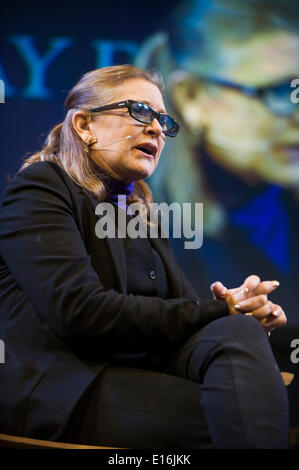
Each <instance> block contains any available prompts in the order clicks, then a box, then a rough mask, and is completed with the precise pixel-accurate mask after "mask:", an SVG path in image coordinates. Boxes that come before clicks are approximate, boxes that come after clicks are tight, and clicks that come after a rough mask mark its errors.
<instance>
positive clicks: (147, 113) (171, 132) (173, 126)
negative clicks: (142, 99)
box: [130, 101, 179, 137]
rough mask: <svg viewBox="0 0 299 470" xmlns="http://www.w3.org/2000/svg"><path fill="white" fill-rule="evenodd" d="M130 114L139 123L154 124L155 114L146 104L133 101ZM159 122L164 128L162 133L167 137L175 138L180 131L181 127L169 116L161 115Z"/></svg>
mask: <svg viewBox="0 0 299 470" xmlns="http://www.w3.org/2000/svg"><path fill="white" fill-rule="evenodd" d="M130 114H131V116H132V117H133V118H134V119H136V120H137V121H139V122H144V123H145V124H150V123H151V122H153V119H154V117H155V113H154V112H153V110H152V109H151V108H150V107H149V106H148V105H147V104H145V103H139V102H137V101H133V102H132V101H131V103H130ZM159 122H160V125H161V127H162V131H163V132H164V134H165V135H168V136H170V137H175V136H176V135H177V133H178V130H179V125H178V124H177V123H176V122H175V121H174V120H173V119H172V118H171V117H170V116H168V115H167V114H160V117H159Z"/></svg>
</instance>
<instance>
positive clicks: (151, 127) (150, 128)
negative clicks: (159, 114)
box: [144, 118, 163, 136]
mask: <svg viewBox="0 0 299 470" xmlns="http://www.w3.org/2000/svg"><path fill="white" fill-rule="evenodd" d="M144 130H145V132H146V133H148V134H152V135H157V136H159V135H161V134H162V132H163V131H162V127H161V124H160V123H159V121H158V119H157V118H154V119H153V121H152V122H151V123H150V124H147V125H146V126H145V128H144Z"/></svg>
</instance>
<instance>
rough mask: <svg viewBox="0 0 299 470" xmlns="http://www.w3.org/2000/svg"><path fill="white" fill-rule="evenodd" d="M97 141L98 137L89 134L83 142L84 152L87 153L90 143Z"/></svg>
mask: <svg viewBox="0 0 299 470" xmlns="http://www.w3.org/2000/svg"><path fill="white" fill-rule="evenodd" d="M97 141H98V139H97V138H96V137H94V136H92V135H91V136H90V137H89V138H88V139H87V140H86V141H84V144H85V148H84V150H85V152H86V153H88V152H89V147H90V146H91V145H92V144H95V143H96V142H97Z"/></svg>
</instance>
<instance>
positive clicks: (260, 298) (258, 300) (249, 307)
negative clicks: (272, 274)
mask: <svg viewBox="0 0 299 470" xmlns="http://www.w3.org/2000/svg"><path fill="white" fill-rule="evenodd" d="M236 297H237V296H234V299H235V298H236ZM267 302H268V298H267V296H266V295H256V296H254V297H250V298H249V299H246V300H243V301H242V302H238V303H237V304H235V306H234V307H235V309H236V310H238V311H241V312H252V311H254V310H256V309H258V308H260V307H263V306H264V305H265V304H266V303H267Z"/></svg>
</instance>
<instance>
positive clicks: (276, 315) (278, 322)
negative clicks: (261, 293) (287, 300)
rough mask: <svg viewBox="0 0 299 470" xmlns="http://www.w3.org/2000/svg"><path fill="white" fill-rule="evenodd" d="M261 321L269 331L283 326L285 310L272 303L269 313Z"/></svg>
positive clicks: (285, 320)
mask: <svg viewBox="0 0 299 470" xmlns="http://www.w3.org/2000/svg"><path fill="white" fill-rule="evenodd" d="M261 322H262V324H263V326H264V327H265V329H267V331H269V330H273V329H274V328H278V327H281V326H284V325H285V324H286V323H287V317H286V315H285V312H284V311H283V309H282V308H281V307H280V306H279V305H275V304H273V303H272V313H271V315H268V316H267V317H266V318H264V319H263V320H262V321H261Z"/></svg>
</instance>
